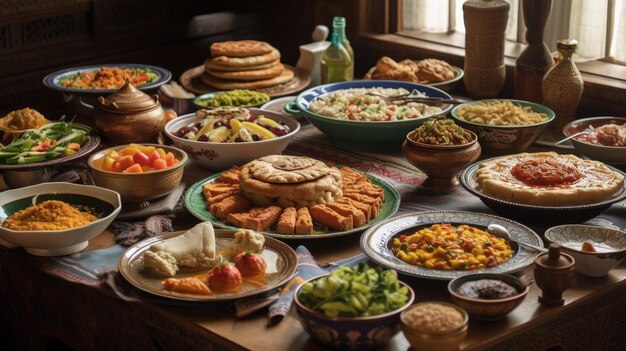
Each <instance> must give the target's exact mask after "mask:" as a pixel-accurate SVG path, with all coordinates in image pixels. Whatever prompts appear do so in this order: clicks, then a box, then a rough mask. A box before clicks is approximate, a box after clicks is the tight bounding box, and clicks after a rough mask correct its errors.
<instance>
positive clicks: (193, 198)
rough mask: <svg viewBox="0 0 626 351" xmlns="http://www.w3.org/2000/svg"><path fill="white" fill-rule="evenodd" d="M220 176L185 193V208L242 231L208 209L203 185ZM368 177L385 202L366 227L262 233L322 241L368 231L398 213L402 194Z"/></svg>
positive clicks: (220, 225) (215, 222)
mask: <svg viewBox="0 0 626 351" xmlns="http://www.w3.org/2000/svg"><path fill="white" fill-rule="evenodd" d="M220 174H221V173H220ZM220 174H215V175H212V176H210V177H208V178H205V179H203V180H201V181H199V182H197V183H195V184H193V185H192V186H191V187H190V188H189V190H187V192H186V193H185V206H186V207H187V209H188V210H189V212H191V214H193V215H194V216H195V217H196V218H198V219H200V220H203V221H209V222H211V223H213V224H214V225H215V226H218V227H220V228H227V229H240V228H238V227H234V226H232V225H230V224H227V223H226V222H223V221H221V220H219V219H218V218H216V217H215V216H213V214H211V213H210V212H209V210H208V209H207V205H206V200H205V198H204V194H203V192H202V185H204V184H205V183H208V182H214V181H215V179H217V178H218V177H219V176H220ZM367 177H368V178H369V179H370V181H371V182H372V183H373V184H375V185H378V186H379V187H381V188H383V190H384V191H385V202H384V203H383V204H382V206H381V207H380V210H379V212H378V216H377V217H376V218H374V219H372V220H370V221H369V222H367V223H366V224H365V225H363V226H360V227H358V228H353V229H351V230H346V231H341V232H334V231H329V230H327V229H325V228H322V227H318V226H315V227H314V228H313V234H279V233H277V232H276V231H274V230H271V231H266V232H261V233H263V234H264V235H267V236H270V237H273V238H278V239H322V238H329V237H335V236H343V235H348V234H352V233H355V232H358V231H361V230H364V229H367V228H369V227H371V226H372V225H374V224H376V223H378V222H380V221H382V220H385V219H387V218H389V217H391V216H393V215H394V214H395V213H396V211H398V207H400V194H398V192H397V191H396V190H395V189H394V188H393V187H392V186H391V184H389V183H387V182H386V181H384V180H382V179H380V178H377V177H374V176H372V175H369V174H368V175H367Z"/></svg>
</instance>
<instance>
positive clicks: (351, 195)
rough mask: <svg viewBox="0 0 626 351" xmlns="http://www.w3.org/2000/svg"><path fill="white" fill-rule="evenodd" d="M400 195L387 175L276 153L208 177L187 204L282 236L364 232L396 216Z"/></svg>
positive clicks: (228, 223) (225, 221) (209, 216)
mask: <svg viewBox="0 0 626 351" xmlns="http://www.w3.org/2000/svg"><path fill="white" fill-rule="evenodd" d="M399 204H400V196H399V194H398V193H397V192H396V190H395V189H394V188H393V187H392V186H391V185H390V184H388V183H387V182H385V181H383V180H382V179H379V178H376V177H374V176H372V175H365V174H362V173H360V172H358V171H355V170H353V169H351V168H349V167H337V166H334V165H330V166H329V165H326V164H325V163H323V162H321V161H318V160H315V159H312V158H308V157H301V156H284V155H271V156H266V157H262V158H259V159H257V160H254V161H252V162H250V163H248V164H246V165H244V166H243V167H234V168H231V169H229V170H226V171H224V172H222V173H220V174H216V175H213V176H211V177H208V178H206V179H203V180H201V181H199V182H197V183H195V184H194V185H192V186H191V188H190V189H189V190H188V191H187V193H186V195H185V205H186V206H187V209H188V210H189V211H190V212H191V213H192V214H193V215H194V216H196V217H197V218H199V219H201V220H206V221H210V222H212V223H213V224H214V225H216V226H218V227H221V228H228V229H239V228H246V229H252V230H255V231H258V232H261V233H263V234H265V235H267V236H270V237H274V238H280V239H320V238H328V237H333V236H342V235H347V234H351V233H354V232H358V231H362V230H364V229H366V228H367V227H369V226H371V225H373V224H375V223H377V222H379V221H381V220H384V219H386V218H388V217H390V216H392V215H393V214H394V213H395V212H396V211H397V210H398V207H399Z"/></svg>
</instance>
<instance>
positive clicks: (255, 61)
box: [208, 48, 280, 67]
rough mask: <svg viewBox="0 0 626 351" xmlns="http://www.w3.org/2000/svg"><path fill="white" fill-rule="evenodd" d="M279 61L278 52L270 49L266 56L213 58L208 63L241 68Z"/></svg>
mask: <svg viewBox="0 0 626 351" xmlns="http://www.w3.org/2000/svg"><path fill="white" fill-rule="evenodd" d="M279 59H280V52H278V50H276V49H274V48H272V51H270V52H269V53H267V54H263V55H257V56H248V57H231V56H214V57H212V58H210V59H209V60H208V62H209V63H213V64H216V65H222V66H231V67H241V66H258V65H262V64H266V63H270V62H272V61H276V60H279Z"/></svg>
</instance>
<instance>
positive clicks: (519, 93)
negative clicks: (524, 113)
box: [513, 0, 554, 103]
mask: <svg viewBox="0 0 626 351" xmlns="http://www.w3.org/2000/svg"><path fill="white" fill-rule="evenodd" d="M551 10H552V0H522V11H523V12H524V23H526V28H527V30H526V41H527V42H528V46H526V49H524V51H523V52H522V54H521V55H520V56H519V58H518V59H517V61H516V63H515V84H514V91H513V95H514V96H515V98H516V99H519V100H526V101H532V102H536V103H541V101H542V99H543V97H542V94H541V82H542V81H543V76H544V75H545V74H546V72H547V71H548V69H549V68H550V67H552V65H553V64H554V60H553V59H552V56H551V55H550V50H549V49H548V46H547V45H546V44H545V43H544V42H543V31H544V29H545V27H546V22H547V21H548V16H550V11H551Z"/></svg>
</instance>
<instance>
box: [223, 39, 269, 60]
mask: <svg viewBox="0 0 626 351" xmlns="http://www.w3.org/2000/svg"><path fill="white" fill-rule="evenodd" d="M272 49H273V48H272V46H271V45H270V44H268V43H266V42H264V41H258V40H235V41H223V42H218V43H213V44H211V57H216V56H232V57H248V56H258V55H263V54H267V53H269V52H270V51H272Z"/></svg>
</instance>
